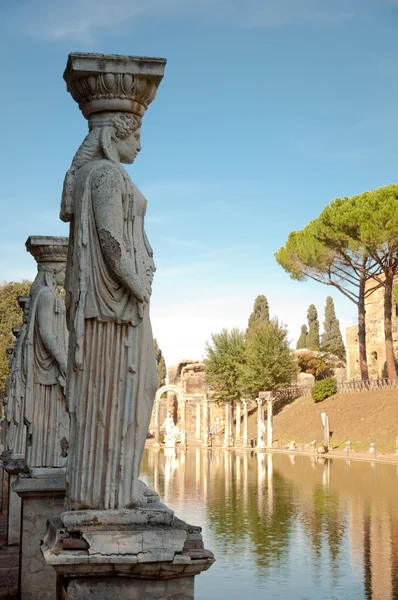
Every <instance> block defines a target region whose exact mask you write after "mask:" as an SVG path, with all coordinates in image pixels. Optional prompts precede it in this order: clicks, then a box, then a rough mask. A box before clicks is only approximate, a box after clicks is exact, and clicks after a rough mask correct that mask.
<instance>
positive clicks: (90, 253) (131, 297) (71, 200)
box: [61, 54, 166, 510]
mask: <svg viewBox="0 0 398 600" xmlns="http://www.w3.org/2000/svg"><path fill="white" fill-rule="evenodd" d="M165 63H166V61H165V60H164V59H154V58H143V57H126V56H123V57H121V56H116V55H107V56H104V55H96V54H71V55H69V60H68V64H67V68H66V71H65V74H64V78H65V80H66V82H67V86H68V90H69V92H70V93H71V94H72V96H73V98H74V99H75V100H76V101H77V102H78V103H79V107H80V109H81V111H82V113H83V115H84V116H85V117H86V119H87V120H88V125H89V133H88V135H87V136H86V138H85V139H84V141H83V142H82V144H81V146H80V148H79V149H78V150H77V152H76V154H75V156H74V158H73V161H72V165H71V167H70V169H69V171H68V172H67V174H66V177H65V182H64V190H63V196H62V206H61V219H62V220H63V221H69V222H70V238H69V239H70V242H69V244H70V245H69V255H68V264H67V273H66V306H67V322H68V328H69V333H70V344H69V355H68V375H67V382H68V384H67V404H68V411H69V413H70V417H71V432H70V449H69V457H68V471H67V487H68V489H67V496H68V502H69V507H70V508H71V509H107V510H112V509H119V508H131V507H133V506H145V504H146V503H147V498H148V495H150V493H149V491H148V490H145V488H144V485H143V484H142V483H141V482H139V481H138V476H139V471H140V463H141V458H142V454H143V450H144V445H145V440H146V437H147V431H148V427H149V421H150V418H151V412H152V405H153V401H154V397H155V393H156V389H157V371H156V360H155V354H154V348H153V337H152V330H151V324H150V320H149V299H150V296H151V291H152V279H153V273H154V271H155V265H154V261H153V256H152V249H151V247H150V245H149V243H148V240H147V237H146V234H145V230H144V216H145V212H146V205H147V201H146V199H145V198H144V196H143V195H142V193H141V192H140V191H139V190H138V189H137V187H136V186H135V185H134V184H133V183H132V181H131V179H130V177H129V175H128V174H127V172H126V171H125V170H124V169H123V168H122V166H121V163H127V164H131V163H133V162H134V160H135V158H136V156H137V154H138V152H139V151H140V149H141V145H140V128H141V120H142V117H143V115H144V113H145V110H146V108H147V107H148V104H149V103H150V102H151V101H152V100H153V99H154V97H155V94H156V90H157V87H158V85H159V83H160V80H161V79H162V77H163V71H164V66H165Z"/></svg>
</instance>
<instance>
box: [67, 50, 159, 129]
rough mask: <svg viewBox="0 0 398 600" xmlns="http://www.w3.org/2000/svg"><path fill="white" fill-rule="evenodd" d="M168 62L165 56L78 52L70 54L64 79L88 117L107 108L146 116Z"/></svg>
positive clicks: (107, 109) (105, 110)
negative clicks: (150, 56) (152, 56)
mask: <svg viewBox="0 0 398 600" xmlns="http://www.w3.org/2000/svg"><path fill="white" fill-rule="evenodd" d="M165 65H166V59H164V58H149V57H146V56H119V55H117V54H91V53H90V54H86V53H80V52H76V53H71V54H69V57H68V63H67V65H66V69H65V72H64V79H65V81H66V84H67V89H68V91H69V92H70V93H71V95H72V98H73V99H74V100H75V101H76V102H77V103H78V104H79V108H80V110H81V111H82V113H83V115H84V116H85V117H86V119H88V118H89V116H90V115H92V114H93V113H97V112H107V111H121V112H129V113H132V114H134V115H137V116H139V117H142V116H143V115H144V113H145V111H146V109H147V108H148V105H149V104H150V103H151V102H152V100H153V99H154V98H155V95H156V91H157V88H158V86H159V83H160V81H161V80H162V78H163V73H164V68H165Z"/></svg>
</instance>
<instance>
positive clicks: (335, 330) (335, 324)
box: [322, 296, 345, 359]
mask: <svg viewBox="0 0 398 600" xmlns="http://www.w3.org/2000/svg"><path fill="white" fill-rule="evenodd" d="M322 350H323V351H324V352H330V353H331V354H334V355H335V356H338V357H339V358H342V359H345V347H344V342H343V336H342V335H341V331H340V323H339V320H338V319H336V312H335V309H334V302H333V298H332V297H331V296H328V297H327V298H326V305H325V321H324V323H323V334H322Z"/></svg>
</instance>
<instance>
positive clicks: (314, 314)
mask: <svg viewBox="0 0 398 600" xmlns="http://www.w3.org/2000/svg"><path fill="white" fill-rule="evenodd" d="M307 319H308V334H307V348H308V350H320V349H321V343H320V339H319V320H318V311H317V309H316V306H315V304H310V305H309V307H308V312H307Z"/></svg>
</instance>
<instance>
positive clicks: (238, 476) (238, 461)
mask: <svg viewBox="0 0 398 600" xmlns="http://www.w3.org/2000/svg"><path fill="white" fill-rule="evenodd" d="M235 477H236V489H237V490H241V489H242V488H241V483H242V471H241V456H240V455H237V456H235Z"/></svg>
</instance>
